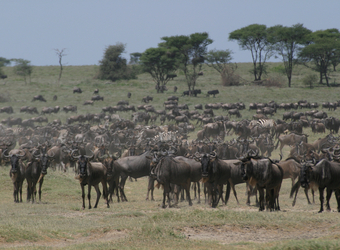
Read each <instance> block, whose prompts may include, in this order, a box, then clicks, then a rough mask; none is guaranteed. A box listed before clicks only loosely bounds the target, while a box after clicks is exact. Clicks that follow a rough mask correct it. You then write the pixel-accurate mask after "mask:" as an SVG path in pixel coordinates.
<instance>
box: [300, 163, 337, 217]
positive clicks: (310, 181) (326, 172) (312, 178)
mask: <svg viewBox="0 0 340 250" xmlns="http://www.w3.org/2000/svg"><path fill="white" fill-rule="evenodd" d="M301 186H302V187H304V188H306V187H309V186H315V187H316V188H318V189H319V198H320V210H319V213H321V212H322V211H323V203H324V189H325V188H327V197H326V209H327V210H328V211H330V210H331V208H330V206H329V200H330V198H331V195H332V192H333V191H334V190H335V193H336V196H337V203H338V212H340V204H339V201H340V198H339V189H340V163H337V162H330V161H328V160H326V159H323V160H321V161H319V162H318V163H317V164H316V165H314V164H311V163H309V162H305V163H304V164H302V169H301Z"/></svg>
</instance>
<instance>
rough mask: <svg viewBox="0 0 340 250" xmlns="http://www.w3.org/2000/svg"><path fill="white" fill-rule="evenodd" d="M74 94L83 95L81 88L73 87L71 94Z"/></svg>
mask: <svg viewBox="0 0 340 250" xmlns="http://www.w3.org/2000/svg"><path fill="white" fill-rule="evenodd" d="M74 93H79V94H81V93H83V91H82V90H81V88H77V87H74V88H73V94H74Z"/></svg>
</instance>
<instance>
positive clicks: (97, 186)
mask: <svg viewBox="0 0 340 250" xmlns="http://www.w3.org/2000/svg"><path fill="white" fill-rule="evenodd" d="M94 189H95V190H96V192H97V200H96V204H95V205H94V207H93V208H97V205H98V202H99V198H100V196H101V192H100V190H99V185H95V186H94ZM90 192H91V189H90V185H89V194H90ZM90 197H91V196H90ZM89 204H90V198H89ZM90 206H91V205H90Z"/></svg>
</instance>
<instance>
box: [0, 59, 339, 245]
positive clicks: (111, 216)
mask: <svg viewBox="0 0 340 250" xmlns="http://www.w3.org/2000/svg"><path fill="white" fill-rule="evenodd" d="M278 66H280V64H279V63H270V64H269V68H268V72H269V74H268V75H267V76H264V78H270V77H276V76H277V75H278V73H277V71H278V70H277V68H276V67H278ZM271 68H273V70H272V71H271ZM250 69H251V64H250V63H242V64H239V65H238V69H237V74H239V75H241V77H242V79H244V82H243V83H244V84H243V85H241V86H236V87H228V88H227V87H222V86H221V85H220V77H219V75H218V74H217V73H216V72H215V71H214V70H213V69H211V68H204V69H203V71H204V76H202V77H200V78H199V79H198V81H197V86H196V88H200V89H202V92H203V94H201V95H199V96H198V97H197V98H192V97H181V96H180V95H181V93H182V92H183V91H184V90H187V87H186V83H185V80H184V75H183V74H181V73H178V77H177V78H175V79H174V80H173V81H171V82H169V83H168V89H169V91H168V92H166V93H164V94H157V93H156V90H155V89H154V85H155V84H154V82H153V81H152V79H151V77H150V76H149V75H148V74H141V75H139V76H138V79H135V80H130V81H117V82H110V81H101V80H97V79H93V76H94V75H95V74H96V72H97V70H98V66H96V65H90V66H66V67H65V68H64V71H63V76H62V79H61V83H60V86H58V85H57V78H58V74H59V67H58V66H45V67H34V69H33V75H32V79H31V80H32V82H31V83H30V84H27V85H25V84H24V81H23V79H21V78H20V77H18V76H15V75H13V72H12V68H10V67H7V68H5V69H4V71H5V74H7V75H8V79H6V80H5V81H4V80H1V81H0V91H1V92H0V94H1V95H5V96H6V97H9V98H10V101H9V102H6V103H2V104H1V107H2V106H12V107H13V109H14V111H15V113H14V114H12V115H11V116H12V117H21V118H22V119H27V118H30V117H32V115H29V114H22V113H19V109H20V107H21V106H26V105H27V106H35V107H37V108H38V110H39V111H41V109H42V107H44V106H56V105H59V106H61V107H63V106H65V105H70V104H72V105H77V106H78V114H86V113H99V112H101V108H102V107H104V106H109V105H110V106H113V105H116V104H117V102H118V101H119V100H127V97H126V95H127V92H131V93H132V98H131V99H130V100H129V102H130V105H135V106H137V105H141V104H143V103H142V102H141V100H142V98H143V97H144V96H146V95H151V96H153V97H154V100H153V101H152V102H151V103H150V104H152V105H153V106H154V107H155V108H156V109H164V106H163V102H164V101H165V100H166V99H167V97H168V96H170V95H173V94H174V93H173V91H172V90H173V87H174V86H177V87H178V93H177V94H176V95H178V96H180V99H179V102H180V103H181V104H183V103H187V104H188V105H189V109H190V110H193V109H194V108H193V106H194V105H195V104H199V103H202V104H206V103H215V102H223V103H227V102H238V101H242V102H244V103H245V104H246V107H247V108H248V105H249V103H250V102H269V101H271V100H275V101H276V102H277V103H281V102H297V101H298V100H300V99H305V100H308V101H310V102H312V101H313V102H318V103H322V102H325V101H336V100H338V99H339V95H338V89H337V88H333V87H331V88H327V87H324V86H317V87H315V88H313V89H309V88H307V87H305V86H303V85H302V78H303V77H304V76H305V75H306V74H309V73H310V72H311V71H310V70H309V69H307V68H304V67H302V66H299V67H296V68H295V70H294V73H293V81H292V88H287V87H286V86H285V85H287V83H286V79H285V78H284V77H283V79H284V80H285V83H284V84H285V85H284V86H283V87H282V88H274V87H273V88H271V87H259V86H254V85H253V84H252V83H251V81H252V80H253V79H252V75H251V74H250V73H249V70H250ZM334 80H335V82H336V83H338V82H339V76H338V75H337V74H336V73H335V74H333V75H332V81H334ZM73 87H80V88H81V89H82V90H83V93H82V94H73V93H72V90H73ZM96 88H98V89H99V94H100V95H102V96H104V101H103V102H96V103H95V104H94V105H93V106H83V105H82V103H83V102H84V101H85V100H90V98H91V97H92V93H93V90H94V89H96ZM211 89H219V91H220V94H219V95H217V96H216V98H213V97H206V95H205V94H206V92H207V91H208V90H211ZM38 94H42V95H43V96H44V97H45V98H46V99H47V102H46V103H41V102H31V100H32V98H33V96H35V95H38ZM55 94H56V95H57V96H58V100H57V101H55V102H54V101H52V97H53V96H54V95H55ZM319 110H321V108H319ZM214 112H215V113H216V115H222V114H223V115H226V112H225V111H222V110H218V111H214ZM283 112H284V111H281V110H280V111H278V113H277V114H276V115H275V116H273V118H274V119H277V118H282V114H283ZM327 112H328V111H327ZM339 112H340V111H339V110H336V111H330V112H328V114H329V115H330V116H335V117H339V116H340V113H339ZM254 113H255V112H254V111H248V109H246V110H243V111H241V114H242V119H251V117H252V115H253V114H254ZM71 115H73V114H71V113H69V114H65V113H64V112H62V111H60V112H59V113H58V114H54V115H47V117H48V119H49V121H52V120H54V119H57V118H59V119H61V121H62V122H63V123H64V122H65V121H66V119H67V117H69V116H71ZM119 115H121V116H122V117H123V118H126V119H130V117H131V112H127V113H119ZM8 116H9V115H8V114H0V120H2V119H5V118H7V117H8ZM232 119H235V120H239V119H236V118H232ZM156 124H159V123H156ZM199 129H200V127H198V126H197V128H196V131H195V132H192V133H190V134H189V136H190V139H195V138H196V132H197V130H199ZM304 132H305V133H307V134H309V141H310V142H311V141H314V140H316V139H317V138H319V137H323V136H325V135H326V134H315V135H314V134H312V133H311V130H310V129H305V130H304ZM232 138H234V135H233V136H228V137H227V138H226V140H230V139H232ZM288 152H289V148H288V147H285V148H284V155H285V156H287V155H288ZM273 158H279V155H278V150H275V151H274V154H273ZM8 173H9V167H8V166H2V167H0V183H2V187H1V189H0V201H1V202H0V204H1V209H0V248H19V249H20V248H21V249H47V248H48V249H50V248H66V249H84V248H86V249H212V248H215V249H226V248H227V249H338V248H339V242H340V241H339V236H340V233H339V230H338V229H339V226H340V217H339V216H338V213H336V212H324V213H322V214H318V213H317V211H318V210H319V200H318V194H317V195H316V204H314V205H307V201H306V198H305V196H304V194H303V192H302V191H301V190H300V192H299V194H298V199H297V203H296V205H295V207H292V206H291V202H292V200H291V199H290V198H289V192H290V187H291V181H290V180H284V182H283V186H282V189H281V192H280V205H281V209H282V211H280V212H272V213H269V212H258V208H257V207H255V206H253V205H251V206H246V205H245V203H246V197H245V195H244V193H245V190H244V189H245V188H244V185H238V186H237V192H238V197H239V200H240V205H238V204H237V203H236V201H235V198H234V197H233V195H232V194H231V197H230V200H229V202H228V205H227V206H224V205H220V206H218V208H216V209H212V208H210V207H209V206H207V205H206V204H204V198H203V195H202V196H201V198H202V200H203V202H202V203H201V204H197V203H196V201H194V205H193V206H192V207H189V206H188V203H187V202H182V203H180V204H179V205H178V206H177V207H175V208H170V209H169V208H167V209H161V208H160V207H159V206H160V204H161V199H162V190H155V199H156V201H154V202H151V201H145V197H146V189H147V179H146V178H141V179H139V180H138V181H137V182H128V183H127V185H126V190H125V191H126V195H127V198H128V200H129V202H124V203H117V202H116V201H115V199H114V203H113V204H111V207H110V208H106V207H105V204H104V201H103V199H101V200H100V202H99V205H98V208H97V209H91V210H88V209H85V210H82V209H81V202H82V201H81V190H80V186H79V183H78V181H77V180H75V179H74V174H73V173H72V171H71V170H69V172H67V173H61V172H58V171H56V172H53V171H52V170H49V171H48V174H47V176H46V177H45V180H44V184H43V190H42V202H41V203H37V204H30V203H26V202H23V203H20V204H14V203H13V195H12V194H13V186H12V184H11V180H10V178H9V175H8ZM95 196H96V195H95V191H94V190H93V189H92V203H93V202H94V200H95ZM23 197H24V200H25V201H26V198H25V197H26V183H24V192H23ZM251 201H252V204H253V203H254V198H252V200H251ZM86 204H87V202H86ZM336 207H337V205H336V202H335V199H334V197H332V199H331V208H332V209H333V210H335V209H336ZM189 234H190V236H189ZM281 236H286V237H281Z"/></svg>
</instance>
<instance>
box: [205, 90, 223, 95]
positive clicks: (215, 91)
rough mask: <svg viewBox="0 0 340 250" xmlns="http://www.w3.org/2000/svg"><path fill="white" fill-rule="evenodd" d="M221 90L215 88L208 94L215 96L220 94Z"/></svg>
mask: <svg viewBox="0 0 340 250" xmlns="http://www.w3.org/2000/svg"><path fill="white" fill-rule="evenodd" d="M219 93H220V92H219V91H218V89H214V90H209V91H208V93H207V96H210V95H213V96H214V97H215V95H217V94H219Z"/></svg>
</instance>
